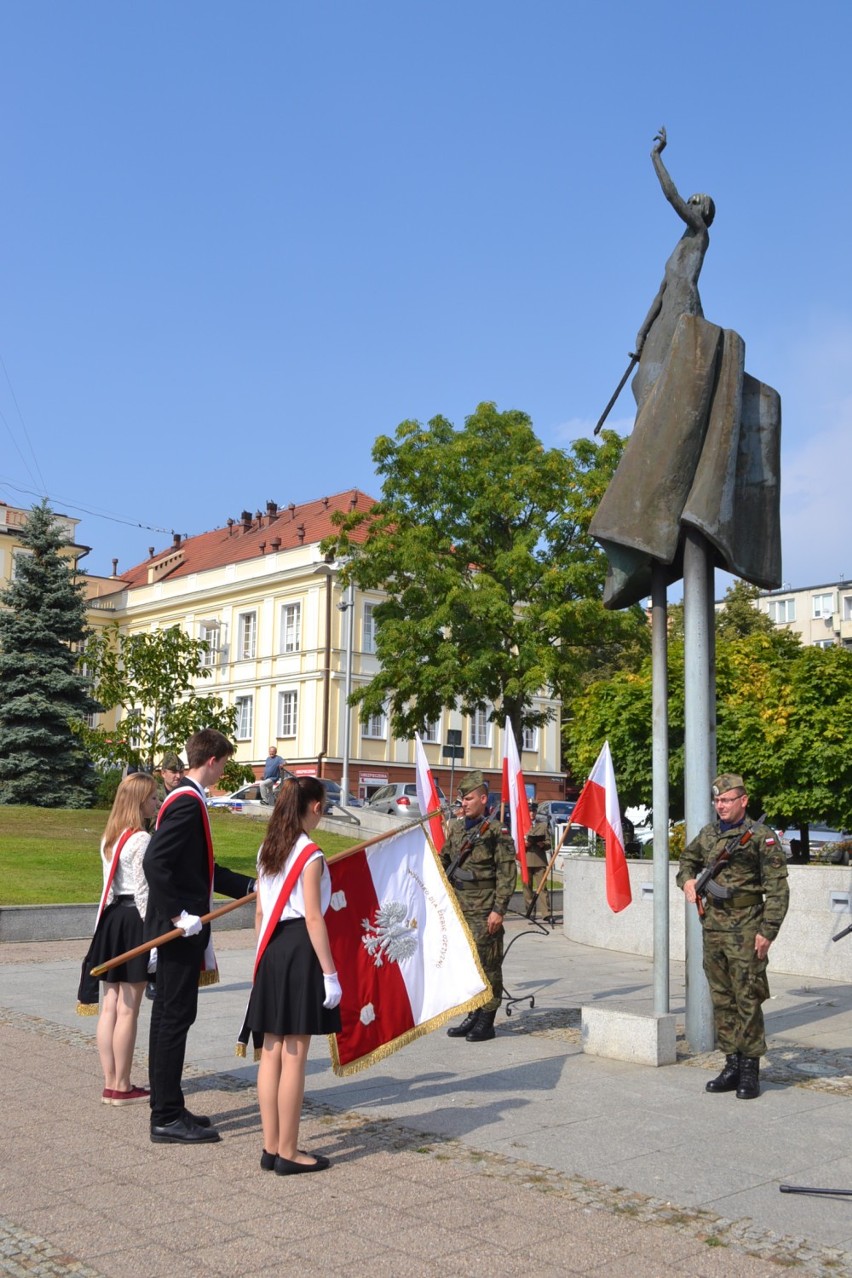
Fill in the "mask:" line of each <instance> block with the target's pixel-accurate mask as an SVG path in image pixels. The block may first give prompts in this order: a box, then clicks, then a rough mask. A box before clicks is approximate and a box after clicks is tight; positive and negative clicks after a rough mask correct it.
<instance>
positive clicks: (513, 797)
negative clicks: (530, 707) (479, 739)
mask: <svg viewBox="0 0 852 1278" xmlns="http://www.w3.org/2000/svg"><path fill="white" fill-rule="evenodd" d="M501 799H502V802H503V803H504V804H506V805H507V806H508V808H509V812H510V815H511V825H512V838H513V839H514V841H515V855H516V856H517V858H518V861H519V862H520V866H521V878H522V879H523V881H524V883H529V881H530V876H529V870H528V869H527V835H528V834H529V832H530V829H531V827H532V817H531V816H530V805H529V802H528V801H527V788H526V786H525V785H524V774H523V772H522V771H521V760H520V758H519V757H518V747H517V744H516V743H515V734H514V732H513V731H512V720H511V719H507V720H506V724H505V727H504V728H503V793H502V795H501Z"/></svg>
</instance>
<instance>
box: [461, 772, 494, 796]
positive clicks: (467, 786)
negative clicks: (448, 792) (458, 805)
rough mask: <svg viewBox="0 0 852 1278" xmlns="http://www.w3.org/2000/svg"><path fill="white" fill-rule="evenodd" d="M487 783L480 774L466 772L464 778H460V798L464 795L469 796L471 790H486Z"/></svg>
mask: <svg viewBox="0 0 852 1278" xmlns="http://www.w3.org/2000/svg"><path fill="white" fill-rule="evenodd" d="M487 788H488V783H487V782H486V780H485V777H484V776H483V775H482V773H481V772H479V771H476V772H468V774H467V776H466V777H462V779H461V781H459V794H460V795H461V797H462V798H464V796H465V795H466V794H470V793H471V791H473V790H481V789H487Z"/></svg>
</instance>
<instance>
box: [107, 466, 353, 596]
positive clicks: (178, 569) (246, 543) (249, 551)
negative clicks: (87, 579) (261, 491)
mask: <svg viewBox="0 0 852 1278" xmlns="http://www.w3.org/2000/svg"><path fill="white" fill-rule="evenodd" d="M375 504H376V501H375V498H374V497H369V496H368V495H367V494H366V493H362V492H359V490H358V489H357V488H352V489H348V490H347V491H346V492H344V493H335V495H334V496H333V497H321V498H320V499H319V500H318V501H308V502H303V503H302V505H300V506H297V505H295V504H293V505H289V506H282V507H280V508H278V507H276V506H275V504H274V503H273V502H270V503H268V505H267V509H266V510H264V511H263V512H262V513H260V512H257V511H256V512H255V513H254V514H251V513H250V512H248V511H246V512H244V515H245V516H247V518H245V519H243V518H241V519H238V520H233V521H230V523H229V524H226V525H225V527H224V528H214V529H213V530H212V532H205V533H199V534H198V536H196V537H186V538H184V539H182V540H181V541H180V542H179V543H178V542H177V541H175V543H174V544H173V545H171V546H168V547H167V548H166V549H165V550H161V551H159V552H158V553H157V554H155V555H154V556H153V557H152V558H150V559H146V560H144V562H143V563H141V564H136V566H135V567H133V568H129V569H128V570H127V572H123V573H121V574H120V579H121V581H123V582H124V583H126V585H127V586H128V587H129V588H130V589H131V590H132V589H133V588H134V587H136V586H146V585H148V572H149V570H150V569H151V568H152V567H154V566H155V565H156V564H159V563H160V562H161V561H164V560H170V559H172V557H174V566H173V567H169V565H168V564H166V563H164V564H163V569H162V572H160V573H158V574H157V577H156V580H157V581H166V580H167V581H174V580H175V578H177V577H186V576H187V575H188V574H189V573H193V572H204V571H205V569H208V568H222V567H224V566H225V565H226V564H236V563H242V562H243V560H246V559H259V558H261V557H262V556H263V555H264V554H266V555H269V554H273V553H274V552H275V551H276V550H293V549H295V548H296V547H298V546H308V545H311V544H312V543H314V542H319V541H322V539H323V538H324V537H328V536H330V535H331V534H332V533H333V532H335V531H336V529H335V527H334V525H333V524H332V522H331V517H332V515H333V514H334V512H335V511H337V510H342V511H344V512H348V511H350V510H359V511H366V510H369V509H370V508H371V507H372V506H374V505H375ZM278 539H280V544H279V545H277V546H276V545H274V544H273V543H274V542H275V541H276V540H278ZM355 540H358V541H360V540H361V536H360V535H358V534H356V536H355ZM261 547H263V549H261Z"/></svg>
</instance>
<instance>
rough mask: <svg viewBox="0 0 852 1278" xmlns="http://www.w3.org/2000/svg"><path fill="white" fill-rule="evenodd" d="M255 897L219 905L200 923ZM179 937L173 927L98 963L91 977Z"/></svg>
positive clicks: (227, 912)
mask: <svg viewBox="0 0 852 1278" xmlns="http://www.w3.org/2000/svg"><path fill="white" fill-rule="evenodd" d="M256 900H257V895H256V893H254V892H249V894H248V896H241V897H240V899H239V900H238V901H229V902H228V904H227V905H220V906H219V907H218V909H215V910H211V911H210V913H209V914H202V915H201V922H202V923H210V922H212V920H213V919H219V918H221V917H222V915H223V914H230V912H231V910H236V909H237V908H238V907H239V906H240V905H248V903H249V901H256ZM179 936H183V928H182V927H173V928H172V930H171V931H170V932H164V933H163V935H162V936H155V937H154V939H153V941H146V942H145V944H144V945H137V946H136V948H135V949H134V950H128V951H127V953H126V954H119V955H118V956H117V957H116V958H111V959H110V960H109V961H108V962H106V963H99V964H98V966H97V967H93V968H92V972H91V974H92V976H102V975H103V974H104V972H109V971H110V969H111V968H113V967H118V965H119V963H126V962H127V961H128V959H133V958H137V957H138V956H139V955H140V954H147V953H148V951H149V950H153V949H154V947H155V946H157V945H165V944H166V942H167V941H176V940H177V938H178V937H179Z"/></svg>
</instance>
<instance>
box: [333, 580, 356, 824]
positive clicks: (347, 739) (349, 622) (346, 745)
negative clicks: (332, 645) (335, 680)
mask: <svg viewBox="0 0 852 1278" xmlns="http://www.w3.org/2000/svg"><path fill="white" fill-rule="evenodd" d="M337 606H338V608H339V609H340V611H341V612H345V613H346V678H345V681H344V685H343V772H342V775H341V778H340V790H341V795H340V799H341V803H343V804H344V805H345V803H346V800H347V798H348V797H349V752H350V749H351V746H352V707H351V706H350V705H349V698H350V696H351V695H352V640H353V636H354V633H355V618H354V616H353V609H354V607H355V583H354V581H350V582H349V585H348V586H347V587H346V598H345V599H341V601H340V603H339V604H338V605H337Z"/></svg>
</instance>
